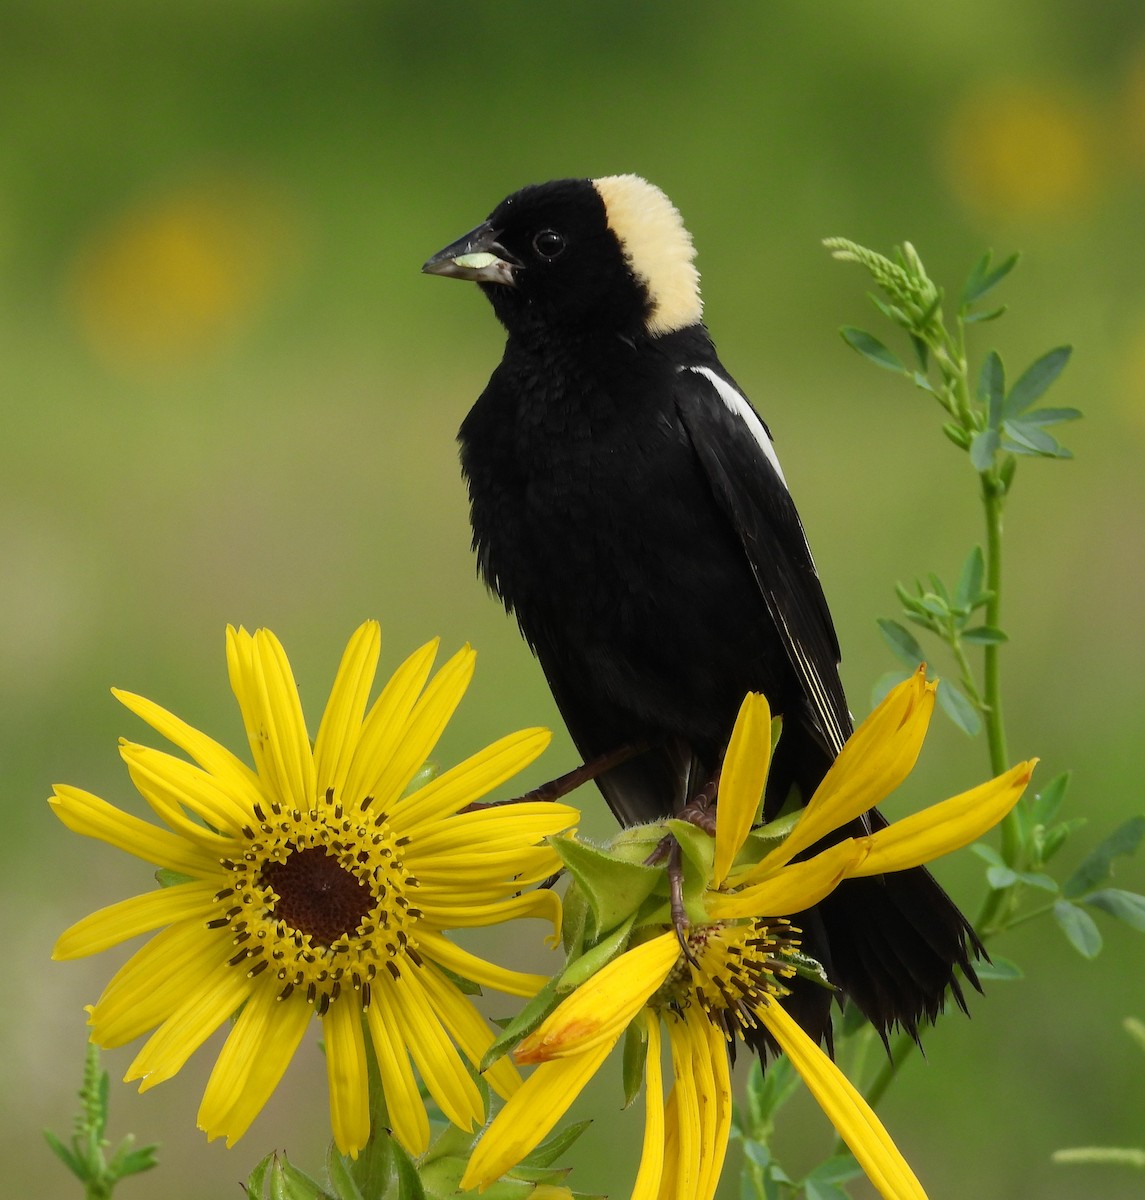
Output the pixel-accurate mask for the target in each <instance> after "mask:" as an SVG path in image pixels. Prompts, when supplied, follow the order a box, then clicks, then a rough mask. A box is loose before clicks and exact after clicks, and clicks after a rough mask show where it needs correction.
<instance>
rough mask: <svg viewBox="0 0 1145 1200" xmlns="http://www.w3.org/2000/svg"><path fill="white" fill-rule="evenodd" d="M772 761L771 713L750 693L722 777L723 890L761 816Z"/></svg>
mask: <svg viewBox="0 0 1145 1200" xmlns="http://www.w3.org/2000/svg"><path fill="white" fill-rule="evenodd" d="M770 760H771V709H770V708H769V707H768V704H767V697H766V696H760V695H756V694H755V693H752V692H749V693H748V694H747V695H746V696H745V697H744V701H743V704H742V705H740V710H739V716H738V717H736V723H735V728H734V729H733V730H732V736H731V741H730V742H729V743H728V749H727V753H726V755H725V756H724V766H723V770H722V771H721V773H720V788H719V803H718V804H717V805H716V854H715V866H714V868H713V877H712V883H713V886H715V887H721V886H722V885H723V882H724V880H725V879H726V878H727V874H728V870H729V868H730V867H731V865H732V861H733V859H734V858H735V856H736V855H737V854H738V853H739V851H740V847H741V846H742V845H743V843H744V839H745V838H746V837H747V835H748V830H750V829H751V827H752V824H753V823H754V821H755V818H756V814H757V813H758V812H759V805H760V801H761V800H762V798H763V789H764V786H765V785H766V783H767V770H768V765H769V763H770Z"/></svg>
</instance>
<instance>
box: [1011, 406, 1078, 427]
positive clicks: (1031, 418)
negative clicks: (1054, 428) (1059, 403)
mask: <svg viewBox="0 0 1145 1200" xmlns="http://www.w3.org/2000/svg"><path fill="white" fill-rule="evenodd" d="M1083 415H1084V414H1083V413H1082V411H1081V409H1080V408H1035V409H1034V411H1033V412H1028V413H1026V414H1025V415H1024V416H1023V417H1022V423H1023V424H1025V425H1058V424H1060V423H1061V422H1062V421H1080V420H1081V418H1082V416H1083Z"/></svg>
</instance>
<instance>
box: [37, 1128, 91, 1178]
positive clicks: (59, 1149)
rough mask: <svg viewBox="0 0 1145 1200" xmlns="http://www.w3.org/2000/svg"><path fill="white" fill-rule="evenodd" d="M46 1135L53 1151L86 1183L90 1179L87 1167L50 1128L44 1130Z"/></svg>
mask: <svg viewBox="0 0 1145 1200" xmlns="http://www.w3.org/2000/svg"><path fill="white" fill-rule="evenodd" d="M44 1137H45V1138H46V1139H47V1142H48V1145H49V1146H51V1148H52V1153H53V1154H54V1155H55V1156H56V1157H57V1158H58V1159H59V1160H60V1162H62V1163H63V1164H64V1166H65V1167H67V1169H68V1170H69V1171H71V1173H72V1174H73V1175H74V1176H75V1177H76V1178H77V1179H78V1180H79V1181H80V1182H81V1183H86V1182H87V1179H88V1170H87V1167H86V1166H85V1165H84V1164H83V1163H82V1162H81V1161H80V1160H79V1159H78V1158H77V1157H76V1156H75V1154H73V1153H72V1151H71V1150H69V1149H68V1147H67V1146H65V1145H64V1144H63V1142H61V1141H60V1139H59V1138H58V1137H56V1135H55V1134H54V1133H52V1131H51V1130H50V1129H45V1130H44Z"/></svg>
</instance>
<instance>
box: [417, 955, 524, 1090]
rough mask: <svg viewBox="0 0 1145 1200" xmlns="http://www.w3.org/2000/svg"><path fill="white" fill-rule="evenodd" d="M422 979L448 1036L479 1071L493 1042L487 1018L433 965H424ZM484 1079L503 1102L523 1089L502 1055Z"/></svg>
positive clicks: (519, 1077) (510, 1061) (516, 1072)
mask: <svg viewBox="0 0 1145 1200" xmlns="http://www.w3.org/2000/svg"><path fill="white" fill-rule="evenodd" d="M420 979H421V984H422V986H423V987H424V988H425V993H426V995H427V996H428V997H429V1000H430V1003H431V1004H432V1005H433V1009H434V1011H435V1012H436V1013H437V1015H438V1016H439V1017H440V1018H441V1023H442V1024H443V1025H444V1026H445V1028H446V1029H447V1030H449V1036H450V1037H451V1038H453V1040H454V1041H455V1042H456V1043H457V1045H458V1047H459V1048H460V1049H461V1052H462V1053H463V1054H464V1055H465V1057H466V1058H468V1059H469V1061H470V1062H471V1063H472V1064H473V1065H474V1066H475V1067H476V1066H477V1065H478V1064H479V1063H480V1062H481V1060H482V1059H483V1058H484V1057H485V1051H486V1050H488V1049H489V1047H490V1046H491V1045H492V1044H493V1039H494V1035H493V1031H492V1030H491V1029H490V1028H489V1026H488V1025H487V1024H486V1022H485V1018H484V1017H482V1015H481V1014H480V1013H479V1012H478V1011H477V1009H476V1008H474V1007H473V1004H472V1003H471V1002H470V1000H469V999H468V998H467V997H466V996H465V995H464V994H463V993H462V992H461V990H460V989H459V988H458V986H457V984H455V983H454V982H453V981H452V980H451V979H448V978H447V977H446V976H445V975H443V974H441V972H440V971H438V970H437V968H436V967H434V966H433V964H432V963H428V962H427V963H426V964H425V966H424V967H423V968H422V970H421V973H420ZM484 1078H485V1079H486V1080H488V1082H489V1086H490V1087H491V1088H492V1089H493V1090H494V1091H495V1092H496V1093H497V1095H499V1096H501V1097H502V1098H503V1099H508V1098H509V1097H510V1096H511V1095H512V1094H513V1093H514V1092H515V1091H516V1090H517V1089H518V1088H519V1087H520V1086H521V1076H520V1074H519V1073H518V1071H517V1068H516V1067H515V1066H513V1060H512V1059H511V1058H510V1057H509V1056H508V1055H507V1054H506V1055H502V1056H501V1057H500V1058H499V1059H498V1060H497V1061H496V1062H495V1063H494V1064H493V1065H492V1066H491V1067H490V1068H489V1069H488V1070H487V1071H485V1072H484Z"/></svg>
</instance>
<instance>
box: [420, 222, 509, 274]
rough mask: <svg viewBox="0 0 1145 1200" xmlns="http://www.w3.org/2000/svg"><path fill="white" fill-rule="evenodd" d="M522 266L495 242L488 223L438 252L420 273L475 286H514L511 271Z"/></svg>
mask: <svg viewBox="0 0 1145 1200" xmlns="http://www.w3.org/2000/svg"><path fill="white" fill-rule="evenodd" d="M523 265H524V264H523V263H521V262H520V260H519V259H517V258H515V257H514V256H513V255H512V254H510V253H509V252H508V250H506V249H505V247H504V246H501V245H499V244H498V242H497V230H496V229H494V228H493V227H492V226H491V225H490V224H489V223H488V221H486V223H485V224H484V225H478V226H477V228H476V229H474V230H472V231H471V232H469V233H467V234H466V235H465V236H464V237H462V238H458V239H457V241H456V242H454V243H453V244H452V245H450V246H446V247H445V249H444V250H439V251H438V252H437V253H436V254H435V255H434V256H433V257H432V258H431V259H430V260H429V261H428V262H427V263H426V264H425V266H423V267H422V270H423V271H424V272H425V273H426V274H427V275H448V276H452V278H454V279H472V280H473V281H474V282H476V283H501V284H507V285H508V286H509V287H514V286H515V285H516V279H515V278H514V272H516V271H518V270H520V268H521V267H522V266H523Z"/></svg>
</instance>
